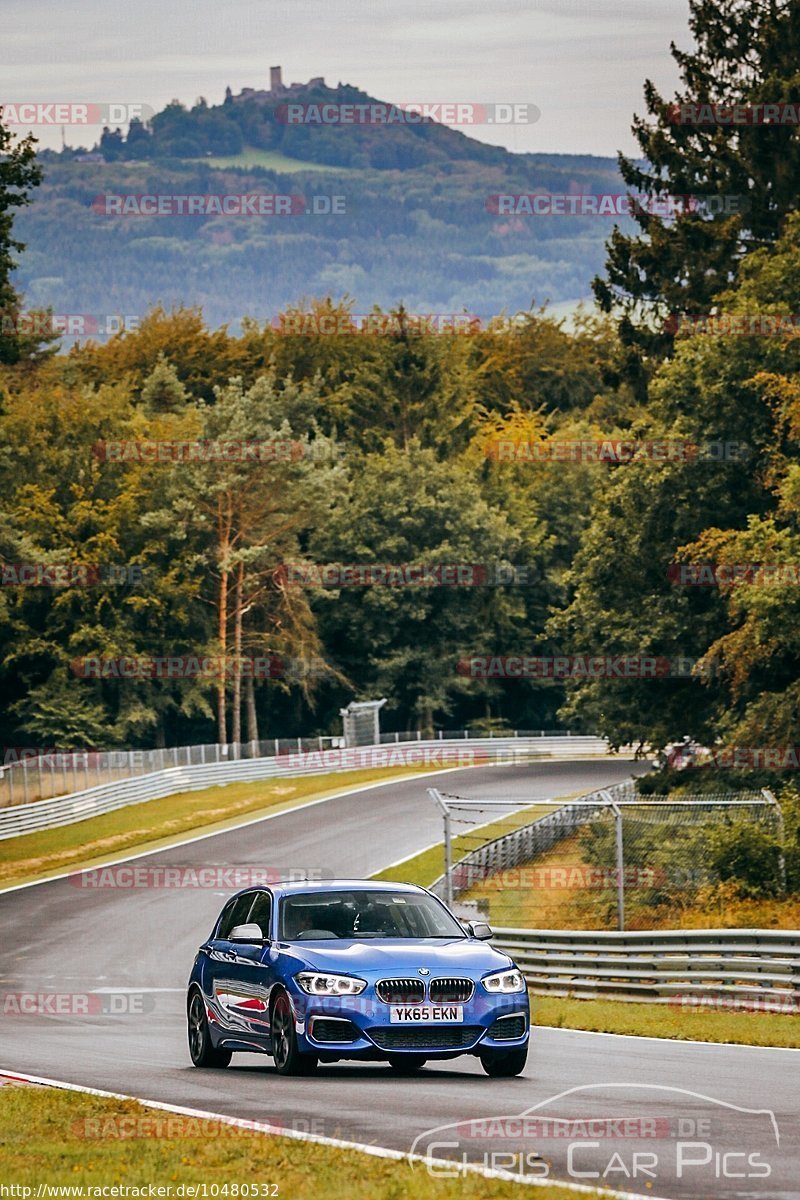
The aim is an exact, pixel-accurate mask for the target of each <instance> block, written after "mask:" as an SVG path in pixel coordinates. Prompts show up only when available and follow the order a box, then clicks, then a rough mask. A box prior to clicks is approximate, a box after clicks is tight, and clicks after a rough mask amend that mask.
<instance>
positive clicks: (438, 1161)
mask: <svg viewBox="0 0 800 1200" xmlns="http://www.w3.org/2000/svg"><path fill="white" fill-rule="evenodd" d="M0 1076H1V1077H3V1078H6V1079H17V1080H22V1081H24V1082H25V1083H35V1084H39V1085H40V1086H42V1087H54V1088H59V1089H60V1090H61V1091H67V1092H83V1093H84V1094H86V1095H88V1096H105V1097H107V1098H108V1099H111V1100H136V1101H138V1103H139V1104H143V1105H145V1106H146V1107H147V1108H155V1109H159V1110H160V1111H162V1112H171V1113H175V1114H176V1115H177V1116H184V1117H195V1118H197V1119H198V1120H204V1121H219V1122H221V1123H222V1124H224V1125H233V1126H236V1127H237V1128H239V1129H253V1130H255V1131H256V1132H259V1133H265V1134H272V1135H274V1136H275V1137H286V1138H291V1139H292V1140H294V1141H298V1142H313V1143H314V1144H315V1145H318V1146H332V1147H333V1148H334V1149H337V1150H356V1151H358V1152H359V1153H361V1154H369V1155H371V1156H372V1157H373V1158H388V1159H393V1160H394V1161H395V1162H407V1163H409V1164H413V1163H426V1164H432V1165H434V1166H441V1167H453V1166H454V1165H457V1166H458V1167H459V1170H463V1171H466V1172H467V1173H468V1174H471V1175H480V1176H482V1177H483V1178H484V1179H505V1180H507V1181H508V1182H509V1183H525V1184H528V1186H530V1187H560V1188H564V1189H565V1190H566V1191H568V1192H577V1193H580V1194H582V1195H589V1196H609V1197H613V1198H614V1200H668V1198H667V1197H664V1196H661V1197H659V1196H652V1195H649V1194H647V1195H644V1194H643V1193H642V1192H618V1191H615V1190H613V1189H611V1188H603V1187H591V1186H590V1185H589V1184H585V1183H569V1182H567V1183H563V1182H561V1181H560V1180H558V1179H531V1178H530V1177H529V1176H527V1175H515V1174H513V1173H512V1172H511V1171H502V1170H499V1169H497V1168H492V1167H482V1166H480V1165H479V1164H478V1163H460V1164H458V1163H455V1160H450V1159H446V1158H426V1157H425V1156H424V1155H422V1154H410V1153H406V1152H404V1151H403V1150H392V1149H390V1148H389V1147H388V1146H371V1145H369V1144H367V1143H366V1142H351V1141H346V1140H344V1139H342V1138H332V1137H324V1136H323V1135H322V1134H316V1133H307V1132H305V1131H303V1130H297V1129H292V1130H287V1129H283V1128H281V1127H279V1126H275V1125H268V1124H265V1123H264V1122H261V1121H249V1120H247V1118H245V1117H230V1116H227V1115H225V1114H224V1113H213V1112H207V1111H205V1110H203V1109H199V1108H186V1107H184V1106H183V1105H180V1104H167V1103H166V1102H165V1101H162V1100H143V1099H141V1098H140V1097H139V1096H129V1095H127V1094H126V1093H124V1092H108V1091H104V1090H102V1089H101V1088H92V1087H84V1086H83V1085H82V1084H79V1083H65V1082H64V1081H63V1080H60V1079H47V1078H45V1077H43V1076H41V1075H27V1074H24V1073H23V1072H21V1071H4V1070H3V1069H2V1068H0Z"/></svg>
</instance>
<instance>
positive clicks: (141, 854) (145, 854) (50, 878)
mask: <svg viewBox="0 0 800 1200" xmlns="http://www.w3.org/2000/svg"><path fill="white" fill-rule="evenodd" d="M505 765H506V764H505V763H473V764H472V765H471V766H468V767H446V768H444V769H442V770H437V771H422V772H420V774H418V775H396V776H394V777H393V778H392V779H379V780H376V781H375V782H373V783H364V784H359V786H358V787H354V788H348V789H347V791H344V792H334V793H333V795H331V796H319V797H318V798H317V799H316V800H306V801H305V802H303V801H300V802H299V803H297V804H292V805H290V806H289V807H288V808H281V810H280V811H279V812H274V813H265V814H264V815H263V816H260V817H249V818H247V819H245V820H243V821H238V822H236V823H235V824H233V825H228V826H226V828H225V829H214V830H211V831H210V832H208V833H198V834H195V835H193V836H192V837H188V838H181V839H180V840H179V841H177V842H170V843H169V845H167V846H159V847H158V848H157V849H155V850H153V849H149V850H138V851H137V852H136V853H135V854H127V855H125V856H124V857H123V858H112V859H109V860H108V861H107V862H101V863H98V864H96V865H95V866H92V867H83V868H81V867H77V866H76V867H75V868H74V870H72V871H62V872H61V874H59V875H47V876H45V877H44V878H43V879H29V880H28V881H27V882H26V883H14V884H12V885H11V887H5V888H0V896H5V895H6V894H7V893H8V892H21V891H22V890H23V888H29V887H38V886H39V884H42V883H53V882H54V881H55V880H57V879H69V878H70V876H72V875H81V874H83V872H84V871H100V870H103V869H104V868H105V867H116V866H119V865H120V863H126V862H133V861H134V860H135V859H137V858H149V857H150V855H151V854H166V852H167V851H168V850H179V849H180V848H181V847H182V846H190V845H192V843H194V842H202V841H203V840H204V839H205V838H211V837H222V836H223V835H224V834H226V833H235V832H236V831H237V830H239V829H246V828H247V827H248V826H249V825H258V824H259V823H260V822H261V821H274V820H275V819H276V817H285V816H288V815H289V814H290V813H295V812H299V811H300V809H302V808H314V807H315V806H316V805H317V804H327V803H328V801H330V800H341V799H343V798H344V797H345V796H354V795H356V794H357V793H358V792H366V791H370V790H371V789H372V788H379V787H389V786H390V784H393V783H413V782H414V781H415V780H417V779H428V778H430V776H432V775H447V774H448V773H449V772H450V771H472V770H475V769H479V768H482V767H487V766H490V767H491V766H505ZM267 778H272V776H268V777H267ZM290 778H294V777H293V776H290ZM252 782H260V781H259V780H255V781H252ZM214 786H217V787H225V786H227V785H226V784H216V785H214ZM175 794H176V795H177V794H178V793H175ZM156 798H158V797H156ZM160 799H162V800H163V799H168V797H165V796H162V797H160ZM144 803H145V804H146V803H148V802H147V801H144ZM129 807H133V806H132V805H131V806H129ZM116 811H120V810H116ZM88 819H89V820H91V818H88ZM76 823H77V822H76ZM39 832H43V831H39ZM434 844H436V845H438V843H434ZM409 857H411V858H413V857H414V856H413V855H410V856H409ZM381 870H383V868H381Z"/></svg>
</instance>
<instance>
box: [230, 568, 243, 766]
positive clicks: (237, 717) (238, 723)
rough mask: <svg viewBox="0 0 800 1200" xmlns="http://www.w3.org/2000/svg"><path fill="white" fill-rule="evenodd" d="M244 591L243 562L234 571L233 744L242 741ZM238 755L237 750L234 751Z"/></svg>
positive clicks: (238, 743)
mask: <svg viewBox="0 0 800 1200" xmlns="http://www.w3.org/2000/svg"><path fill="white" fill-rule="evenodd" d="M243 593H244V563H242V562H240V563H239V566H238V569H237V571H236V586H235V589H234V600H233V621H234V625H233V718H232V728H231V740H232V741H233V744H234V745H235V746H237V747H238V746H239V745H240V744H241V741H242V670H243V664H242V619H243V617H242V607H243V600H242V597H243ZM234 753H235V754H237V755H238V753H239V752H238V750H235V751H234Z"/></svg>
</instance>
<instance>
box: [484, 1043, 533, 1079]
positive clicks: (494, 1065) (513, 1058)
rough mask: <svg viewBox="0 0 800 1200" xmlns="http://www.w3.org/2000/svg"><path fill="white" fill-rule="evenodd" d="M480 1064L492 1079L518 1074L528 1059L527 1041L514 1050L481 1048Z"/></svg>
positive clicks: (506, 1077)
mask: <svg viewBox="0 0 800 1200" xmlns="http://www.w3.org/2000/svg"><path fill="white" fill-rule="evenodd" d="M480 1057H481V1066H482V1067H483V1069H484V1071H485V1072H486V1074H487V1075H491V1076H492V1078H493V1079H508V1078H510V1077H511V1076H512V1075H520V1074H521V1073H522V1072H523V1071H524V1070H525V1063H526V1062H527V1060H528V1043H527V1042H526V1043H525V1045H524V1046H520V1047H519V1048H518V1049H515V1050H482V1051H481V1056H480Z"/></svg>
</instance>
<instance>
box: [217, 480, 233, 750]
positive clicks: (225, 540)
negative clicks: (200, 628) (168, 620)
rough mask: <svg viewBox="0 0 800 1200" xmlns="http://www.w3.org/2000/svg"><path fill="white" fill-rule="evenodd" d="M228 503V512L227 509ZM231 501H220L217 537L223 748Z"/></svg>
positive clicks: (224, 737) (222, 739) (223, 740)
mask: <svg viewBox="0 0 800 1200" xmlns="http://www.w3.org/2000/svg"><path fill="white" fill-rule="evenodd" d="M226 501H227V511H225V508H226ZM230 528H231V522H230V501H229V499H228V498H227V497H226V498H225V500H222V499H220V501H219V504H218V506H217V535H218V551H219V570H220V579H219V614H218V617H219V620H218V627H217V629H218V632H217V636H218V638H219V681H218V683H217V741H218V742H219V744H220V745H221V746H224V745H226V744H227V741H228V722H227V714H226V712H225V677H226V667H227V662H226V659H227V652H228V575H229V572H228V554H229V552H230Z"/></svg>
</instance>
